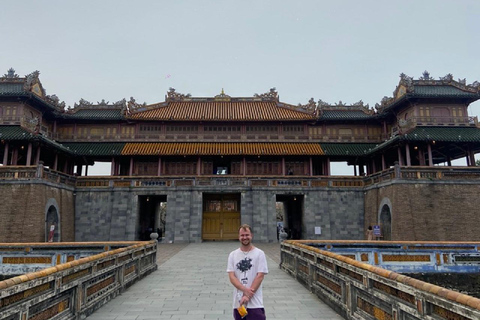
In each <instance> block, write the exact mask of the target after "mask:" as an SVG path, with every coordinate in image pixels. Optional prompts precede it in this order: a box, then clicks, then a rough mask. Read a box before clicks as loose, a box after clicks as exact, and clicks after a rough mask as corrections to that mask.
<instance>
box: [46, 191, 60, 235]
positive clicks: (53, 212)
mask: <svg viewBox="0 0 480 320" xmlns="http://www.w3.org/2000/svg"><path fill="white" fill-rule="evenodd" d="M60 230H61V229H60V213H59V210H58V204H57V201H56V200H55V199H53V198H52V199H49V200H48V201H47V205H46V206H45V241H46V242H60Z"/></svg>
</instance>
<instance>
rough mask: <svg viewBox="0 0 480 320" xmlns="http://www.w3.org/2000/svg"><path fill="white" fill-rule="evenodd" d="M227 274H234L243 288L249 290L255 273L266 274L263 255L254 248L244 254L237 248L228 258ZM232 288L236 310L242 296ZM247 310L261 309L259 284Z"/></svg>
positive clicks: (265, 261)
mask: <svg viewBox="0 0 480 320" xmlns="http://www.w3.org/2000/svg"><path fill="white" fill-rule="evenodd" d="M227 272H235V277H237V279H238V280H240V282H241V283H242V284H243V285H244V286H246V287H247V288H250V287H251V286H252V283H253V280H254V279H255V277H256V276H257V273H259V272H261V273H265V274H266V273H268V267H267V258H266V257H265V253H264V252H263V251H262V250H260V249H258V248H256V247H255V248H253V249H252V250H250V251H249V252H248V253H247V254H245V253H244V252H243V251H242V250H240V248H238V249H237V250H234V251H232V252H231V253H230V255H229V256H228V266H227ZM233 288H234V289H233V308H238V307H239V306H240V303H239V300H240V298H241V297H242V296H243V292H242V291H240V290H238V289H237V288H235V287H233ZM247 308H263V293H262V285H261V284H260V287H259V288H258V289H257V291H256V292H255V294H254V295H253V297H252V298H251V299H250V301H249V302H248V305H247Z"/></svg>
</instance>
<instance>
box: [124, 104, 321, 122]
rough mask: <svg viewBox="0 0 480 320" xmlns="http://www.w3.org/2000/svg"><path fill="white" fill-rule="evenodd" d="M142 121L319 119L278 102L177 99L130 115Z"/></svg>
mask: <svg viewBox="0 0 480 320" xmlns="http://www.w3.org/2000/svg"><path fill="white" fill-rule="evenodd" d="M129 118H131V119H138V120H177V121H178V120H183V121H185V120H189V121H205V120H207V121H268V120H292V121H295V120H315V119H316V117H315V115H313V114H310V113H307V112H304V111H300V110H295V109H294V107H293V106H290V105H283V104H282V105H281V106H279V105H278V104H277V102H275V101H252V100H250V101H175V102H170V103H168V104H156V105H152V106H146V107H145V109H144V110H142V109H140V110H138V111H136V112H135V113H133V114H131V115H130V116H129Z"/></svg>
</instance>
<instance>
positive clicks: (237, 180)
mask: <svg viewBox="0 0 480 320" xmlns="http://www.w3.org/2000/svg"><path fill="white" fill-rule="evenodd" d="M363 185H364V182H363V177H353V176H352V177H347V176H338V177H337V176H321V177H309V176H285V177H282V178H278V177H271V176H266V177H259V176H234V175H228V176H218V175H215V176H158V177H134V176H125V177H118V176H116V177H77V183H76V186H77V188H102V187H103V188H105V187H152V186H161V187H193V186H225V187H229V186H232V187H275V188H282V187H285V188H292V187H305V188H311V187H339V188H343V187H345V188H362V187H363Z"/></svg>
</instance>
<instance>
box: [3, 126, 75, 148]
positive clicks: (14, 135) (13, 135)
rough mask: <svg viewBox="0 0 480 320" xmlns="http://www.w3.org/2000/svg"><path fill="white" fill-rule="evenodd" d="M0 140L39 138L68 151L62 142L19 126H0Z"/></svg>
mask: <svg viewBox="0 0 480 320" xmlns="http://www.w3.org/2000/svg"><path fill="white" fill-rule="evenodd" d="M0 140H4V141H34V140H40V141H43V142H44V143H45V144H47V145H50V146H54V147H55V148H58V149H60V150H62V151H64V152H69V150H68V148H66V147H65V146H63V145H62V144H60V143H58V142H56V141H54V140H51V139H49V138H47V137H44V136H43V135H41V134H35V133H33V132H30V131H28V130H25V129H23V128H22V127H20V126H0Z"/></svg>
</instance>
